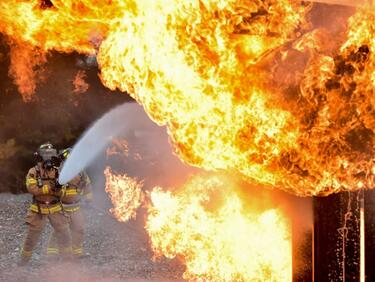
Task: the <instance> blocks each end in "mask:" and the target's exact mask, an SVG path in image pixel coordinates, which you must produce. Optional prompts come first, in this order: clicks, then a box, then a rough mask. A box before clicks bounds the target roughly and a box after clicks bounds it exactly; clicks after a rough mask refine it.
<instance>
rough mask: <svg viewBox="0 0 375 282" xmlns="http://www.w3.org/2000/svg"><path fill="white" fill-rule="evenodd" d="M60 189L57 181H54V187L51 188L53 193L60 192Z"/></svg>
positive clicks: (60, 186)
mask: <svg viewBox="0 0 375 282" xmlns="http://www.w3.org/2000/svg"><path fill="white" fill-rule="evenodd" d="M62 187H63V186H62V185H61V184H60V183H59V181H58V180H56V181H55V185H54V187H53V191H54V192H60V191H61V189H62Z"/></svg>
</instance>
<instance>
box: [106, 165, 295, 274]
mask: <svg viewBox="0 0 375 282" xmlns="http://www.w3.org/2000/svg"><path fill="white" fill-rule="evenodd" d="M105 175H106V179H107V182H106V191H107V192H108V193H109V195H110V198H111V200H112V203H113V205H114V208H113V210H112V212H113V214H114V215H115V216H116V218H117V219H118V220H120V221H127V220H129V219H130V218H134V217H135V216H136V209H137V208H138V207H139V206H140V205H141V201H140V199H144V198H143V196H142V191H141V188H142V183H141V182H139V181H137V180H136V179H133V178H131V177H129V176H127V175H116V174H114V173H113V172H111V170H110V169H108V168H107V169H106V171H105ZM237 189H238V187H235V184H233V183H232V182H231V181H230V180H229V179H225V178H224V177H219V176H194V177H193V178H191V179H190V180H189V181H188V182H187V183H186V184H185V185H184V186H183V187H180V188H178V189H177V190H175V191H174V192H170V191H169V192H166V191H165V189H163V188H161V187H155V188H153V189H152V191H151V192H149V193H147V198H146V199H145V200H146V201H145V202H144V205H145V206H146V207H147V219H146V226H145V228H146V230H147V232H148V234H149V236H150V241H151V248H152V249H153V251H154V253H155V256H156V257H159V256H165V257H167V258H175V257H177V258H179V259H181V260H182V261H183V263H184V264H185V265H186V271H185V273H184V278H185V279H187V280H189V281H291V277H292V254H291V251H292V250H291V234H290V232H291V231H290V230H291V229H290V223H289V221H288V220H287V219H286V217H285V215H284V214H283V212H282V211H281V210H279V209H268V210H264V211H257V210H256V209H254V208H253V207H249V206H248V205H245V203H244V201H243V200H242V199H241V196H240V194H239V193H238V192H236V190H237ZM253 201H256V199H253Z"/></svg>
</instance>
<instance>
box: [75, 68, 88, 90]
mask: <svg viewBox="0 0 375 282" xmlns="http://www.w3.org/2000/svg"><path fill="white" fill-rule="evenodd" d="M85 78H86V73H85V71H82V70H80V71H78V72H77V74H76V76H75V77H74V80H73V85H74V90H73V93H74V94H82V93H85V92H86V91H87V90H88V89H89V85H88V83H87V82H86V81H85Z"/></svg>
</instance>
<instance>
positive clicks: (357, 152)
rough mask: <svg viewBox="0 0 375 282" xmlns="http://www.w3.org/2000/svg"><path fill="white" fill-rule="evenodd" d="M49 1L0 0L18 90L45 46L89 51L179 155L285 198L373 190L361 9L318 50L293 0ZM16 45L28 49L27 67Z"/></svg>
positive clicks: (0, 27)
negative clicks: (287, 72) (331, 44)
mask: <svg viewBox="0 0 375 282" xmlns="http://www.w3.org/2000/svg"><path fill="white" fill-rule="evenodd" d="M51 3H52V5H50V6H45V5H41V2H40V1H37V0H34V1H22V0H11V1H2V2H1V3H0V15H1V17H0V18H1V21H0V31H1V32H2V33H3V34H5V35H6V36H7V38H8V41H9V42H10V46H11V48H12V52H15V55H14V56H13V57H12V58H13V59H12V66H13V67H12V71H11V75H12V76H13V77H14V78H15V81H16V82H17V83H18V85H19V87H20V92H21V93H24V95H25V96H24V97H25V99H30V97H31V93H32V92H33V91H34V90H35V87H34V86H33V84H30V87H28V88H25V89H24V88H22V86H23V85H25V83H24V82H25V81H26V80H25V79H24V77H25V76H26V77H28V79H31V80H37V79H38V66H40V65H41V64H43V62H44V61H45V59H44V58H45V55H46V54H47V53H48V52H50V51H52V50H56V51H58V52H73V51H75V52H80V53H83V54H88V55H91V56H93V55H95V54H96V55H97V59H98V64H99V68H100V76H101V79H102V82H103V84H104V85H105V86H107V87H108V88H110V89H116V88H118V89H120V90H122V91H124V92H127V93H129V94H130V95H131V96H132V97H134V98H135V99H136V100H137V101H138V102H139V103H140V104H141V105H143V107H144V108H145V110H146V112H147V113H148V115H149V116H150V117H151V118H152V119H153V120H154V121H155V122H156V123H158V124H159V125H166V126H167V128H168V132H169V135H170V137H171V140H172V142H173V144H174V148H175V151H176V153H177V154H178V156H179V157H180V158H181V159H182V160H184V161H185V162H186V163H188V164H190V165H193V166H197V167H201V168H204V169H206V170H225V171H230V172H235V173H239V174H240V175H242V177H243V178H245V179H247V180H248V181H249V182H252V183H258V184H263V185H266V186H270V185H272V186H276V187H279V188H281V189H284V190H286V191H288V192H291V193H294V194H297V195H327V194H330V193H334V192H338V191H343V190H355V189H358V188H363V187H365V188H370V187H373V184H374V173H373V171H374V161H373V158H372V154H373V151H374V147H375V139H374V128H375V126H374V123H375V119H374V107H373V105H374V101H373V97H372V96H373V95H372V89H373V85H374V81H375V79H374V74H373V72H374V71H373V70H374V55H373V52H374V48H375V46H374V44H375V43H374V38H373V34H374V28H375V26H374V24H373V23H374V17H375V12H374V10H373V9H372V8H367V9H363V8H358V9H357V11H356V12H355V13H354V12H353V13H354V14H353V16H352V17H350V18H349V19H348V21H347V30H346V31H345V32H344V33H343V34H344V35H343V36H341V38H339V40H338V42H336V43H337V46H336V47H335V48H333V50H327V49H326V48H327V46H325V45H326V44H325V42H324V40H323V41H322V40H319V39H320V38H322V36H321V35H322V34H323V33H324V32H323V31H322V30H320V29H315V28H314V26H313V25H312V24H311V23H310V22H309V20H308V19H309V12H310V10H311V9H312V5H313V4H311V3H307V2H303V1H291V0H281V1H274V0H267V1H249V0H236V1H235V0H228V1H218V0H205V1H191V0H184V1H177V0H176V1H174V0H170V1H147V0H143V1H141V0H140V1H120V0H117V1H99V2H98V1H92V0H80V1H59V0H54V1H51ZM309 38H310V40H307V39H309ZM24 46H26V47H27V48H28V49H27V50H31V51H30V52H32V53H33V54H39V55H38V56H37V55H36V57H35V60H33V61H32V63H31V64H29V65H25V60H23V59H24V58H25V56H17V53H19V52H21V51H22V50H24V48H23V47H24ZM293 52H297V53H298V54H300V55H301V56H303V57H304V58H306V62H305V63H304V64H302V66H300V67H301V69H300V70H299V72H298V74H299V75H297V76H296V77H294V80H293V82H291V81H288V80H287V79H286V80H283V81H282V83H284V85H282V87H279V86H280V85H279V84H277V83H276V80H275V73H274V70H275V69H277V67H278V65H276V66H275V65H272V66H271V64H275V62H276V63H277V64H284V66H285V65H286V66H289V65H293V64H292V63H293V62H292V60H293V57H290V54H291V53H293ZM22 60H23V61H22ZM26 61H27V60H26ZM20 66H25V67H20ZM281 80H282V79H281ZM282 83H281V84H282ZM22 89H24V90H22Z"/></svg>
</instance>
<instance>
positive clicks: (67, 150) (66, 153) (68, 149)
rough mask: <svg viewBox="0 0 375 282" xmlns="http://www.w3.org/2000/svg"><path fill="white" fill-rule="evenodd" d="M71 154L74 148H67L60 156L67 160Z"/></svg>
mask: <svg viewBox="0 0 375 282" xmlns="http://www.w3.org/2000/svg"><path fill="white" fill-rule="evenodd" d="M71 152H72V148H66V149H64V150H62V152H61V153H60V156H61V158H62V159H63V160H66V159H67V158H68V156H69V155H70V153H71Z"/></svg>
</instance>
